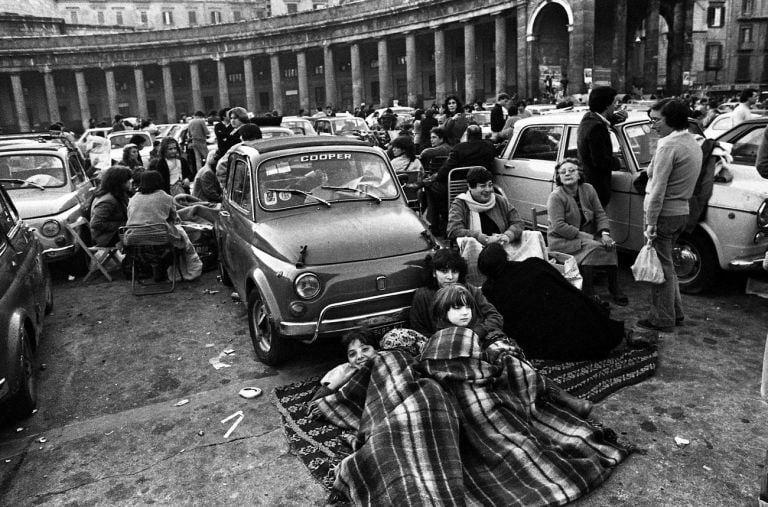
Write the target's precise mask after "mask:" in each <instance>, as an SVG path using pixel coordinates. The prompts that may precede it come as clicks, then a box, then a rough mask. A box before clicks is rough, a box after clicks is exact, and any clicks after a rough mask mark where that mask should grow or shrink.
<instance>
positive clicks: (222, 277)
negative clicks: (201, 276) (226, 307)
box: [216, 256, 233, 287]
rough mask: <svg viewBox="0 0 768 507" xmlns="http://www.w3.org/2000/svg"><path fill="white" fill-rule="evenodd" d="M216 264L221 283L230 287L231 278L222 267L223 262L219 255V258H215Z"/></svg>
mask: <svg viewBox="0 0 768 507" xmlns="http://www.w3.org/2000/svg"><path fill="white" fill-rule="evenodd" d="M216 264H218V266H219V280H221V283H223V284H224V285H226V286H227V287H232V285H233V283H232V278H230V277H229V273H227V268H225V267H224V263H223V262H222V260H221V256H219V259H218V260H217V262H216Z"/></svg>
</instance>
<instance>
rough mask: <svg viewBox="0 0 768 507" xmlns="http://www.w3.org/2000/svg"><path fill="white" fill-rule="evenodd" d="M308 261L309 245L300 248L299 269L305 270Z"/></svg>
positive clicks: (297, 264) (297, 265)
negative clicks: (305, 263)
mask: <svg viewBox="0 0 768 507" xmlns="http://www.w3.org/2000/svg"><path fill="white" fill-rule="evenodd" d="M306 260H307V245H301V247H300V248H299V260H298V261H296V267H297V268H303V267H304V262H305V261H306Z"/></svg>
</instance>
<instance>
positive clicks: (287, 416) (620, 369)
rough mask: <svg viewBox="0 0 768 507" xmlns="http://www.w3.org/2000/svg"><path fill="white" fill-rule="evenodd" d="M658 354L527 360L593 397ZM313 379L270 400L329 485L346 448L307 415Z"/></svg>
mask: <svg viewBox="0 0 768 507" xmlns="http://www.w3.org/2000/svg"><path fill="white" fill-rule="evenodd" d="M658 358H659V356H658V354H657V352H656V350H652V349H638V350H628V351H626V352H624V353H623V354H622V355H620V356H616V357H611V358H608V359H604V360H602V361H579V362H573V363H561V362H557V361H541V360H533V361H531V362H532V363H533V364H534V366H536V367H537V368H538V369H539V370H540V371H541V372H542V373H543V374H544V375H547V376H548V377H549V378H551V379H553V380H555V381H556V382H557V383H559V384H560V385H561V386H562V387H563V388H564V389H566V390H567V391H569V392H570V393H572V394H574V395H576V396H579V397H581V398H586V399H588V400H590V401H593V402H598V401H600V400H603V399H605V398H606V397H607V396H609V395H610V394H612V393H615V392H616V391H618V390H619V389H621V388H622V387H626V386H630V385H633V384H638V383H640V382H642V381H643V380H645V379H647V378H649V377H652V376H653V374H654V373H655V371H656V363H657V361H658ZM319 381H320V378H319V377H314V378H310V379H307V380H303V381H301V382H296V383H294V384H289V385H286V386H282V387H278V388H275V390H274V392H273V393H272V401H273V402H274V403H275V405H277V409H278V410H279V411H280V414H281V415H282V418H283V428H284V429H285V434H286V436H287V437H288V443H289V445H290V448H291V452H292V453H293V454H295V455H296V456H298V457H299V458H301V461H302V462H303V463H304V465H306V467H307V468H308V469H309V472H310V474H312V477H314V478H315V479H316V480H318V481H319V482H320V483H322V484H323V486H325V487H326V488H327V489H329V490H330V489H331V486H333V480H334V467H335V466H336V465H337V464H338V463H339V462H340V461H341V460H342V459H343V458H344V457H345V456H347V455H348V454H349V453H350V452H351V450H352V449H351V447H349V445H348V444H347V443H346V442H345V441H344V439H343V438H342V430H341V429H340V428H339V427H337V426H334V425H332V424H329V423H327V422H325V421H322V420H315V419H311V418H309V417H307V407H306V403H307V402H308V401H309V400H310V399H311V398H312V395H313V394H314V392H315V390H316V389H317V387H318V386H319Z"/></svg>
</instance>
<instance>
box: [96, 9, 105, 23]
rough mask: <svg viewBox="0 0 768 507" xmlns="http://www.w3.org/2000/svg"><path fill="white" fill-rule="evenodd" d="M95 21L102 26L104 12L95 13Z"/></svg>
mask: <svg viewBox="0 0 768 507" xmlns="http://www.w3.org/2000/svg"><path fill="white" fill-rule="evenodd" d="M96 21H97V22H98V23H99V24H100V25H103V24H104V11H99V12H97V13H96Z"/></svg>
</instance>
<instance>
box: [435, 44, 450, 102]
mask: <svg viewBox="0 0 768 507" xmlns="http://www.w3.org/2000/svg"><path fill="white" fill-rule="evenodd" d="M446 95H447V92H446V86H445V32H444V31H443V30H440V29H436V30H435V102H437V103H438V104H442V103H443V102H445V96H446Z"/></svg>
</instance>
